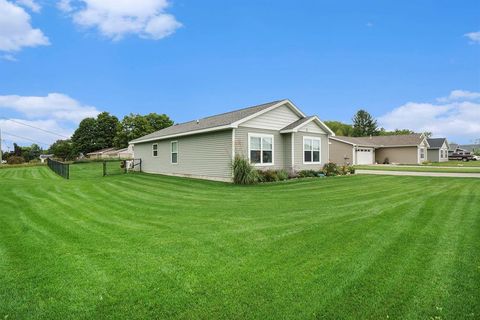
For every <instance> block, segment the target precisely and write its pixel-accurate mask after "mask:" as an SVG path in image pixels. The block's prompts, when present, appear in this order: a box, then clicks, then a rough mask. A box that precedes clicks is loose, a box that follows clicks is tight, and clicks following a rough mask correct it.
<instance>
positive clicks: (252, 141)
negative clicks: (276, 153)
mask: <svg viewBox="0 0 480 320" xmlns="http://www.w3.org/2000/svg"><path fill="white" fill-rule="evenodd" d="M248 139H249V140H248V146H249V147H248V149H249V150H248V154H249V157H250V163H252V164H257V165H272V164H273V136H272V135H269V134H249V135H248Z"/></svg>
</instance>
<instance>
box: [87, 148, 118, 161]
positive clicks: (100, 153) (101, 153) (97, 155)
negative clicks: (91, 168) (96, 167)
mask: <svg viewBox="0 0 480 320" xmlns="http://www.w3.org/2000/svg"><path fill="white" fill-rule="evenodd" d="M114 150H115V148H105V149H100V150H96V151H92V152H89V153H87V157H88V158H90V159H103V158H106V157H108V156H107V155H106V153H107V152H110V151H114Z"/></svg>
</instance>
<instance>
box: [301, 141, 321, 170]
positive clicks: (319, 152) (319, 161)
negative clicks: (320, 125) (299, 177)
mask: <svg viewBox="0 0 480 320" xmlns="http://www.w3.org/2000/svg"><path fill="white" fill-rule="evenodd" d="M305 139H309V140H312V142H313V140H317V141H318V144H319V146H320V149H319V150H318V161H313V143H312V151H311V152H312V161H309V162H305ZM302 143H303V147H302V150H303V153H302V158H303V164H320V163H322V139H321V138H320V137H309V136H304V137H303V140H302Z"/></svg>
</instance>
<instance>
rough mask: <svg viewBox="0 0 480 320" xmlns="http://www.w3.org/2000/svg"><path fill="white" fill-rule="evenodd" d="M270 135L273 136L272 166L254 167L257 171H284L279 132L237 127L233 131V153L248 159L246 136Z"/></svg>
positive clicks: (282, 142) (282, 150)
mask: <svg viewBox="0 0 480 320" xmlns="http://www.w3.org/2000/svg"><path fill="white" fill-rule="evenodd" d="M249 133H250V134H255V133H258V134H271V135H272V136H273V165H256V166H255V167H256V168H257V169H261V170H267V169H275V170H276V169H285V156H284V145H285V142H284V137H283V135H282V134H280V132H279V131H275V130H267V129H257V128H246V127H238V128H237V129H235V153H236V154H237V155H239V156H241V157H245V158H246V159H248V134H249Z"/></svg>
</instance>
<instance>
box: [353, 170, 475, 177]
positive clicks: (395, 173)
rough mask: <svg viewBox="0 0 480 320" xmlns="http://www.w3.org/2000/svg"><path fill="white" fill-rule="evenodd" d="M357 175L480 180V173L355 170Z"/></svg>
mask: <svg viewBox="0 0 480 320" xmlns="http://www.w3.org/2000/svg"><path fill="white" fill-rule="evenodd" d="M355 173H357V174H378V175H389V176H417V177H449V178H480V173H463V172H456V173H452V172H412V171H387V170H361V169H358V170H355Z"/></svg>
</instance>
